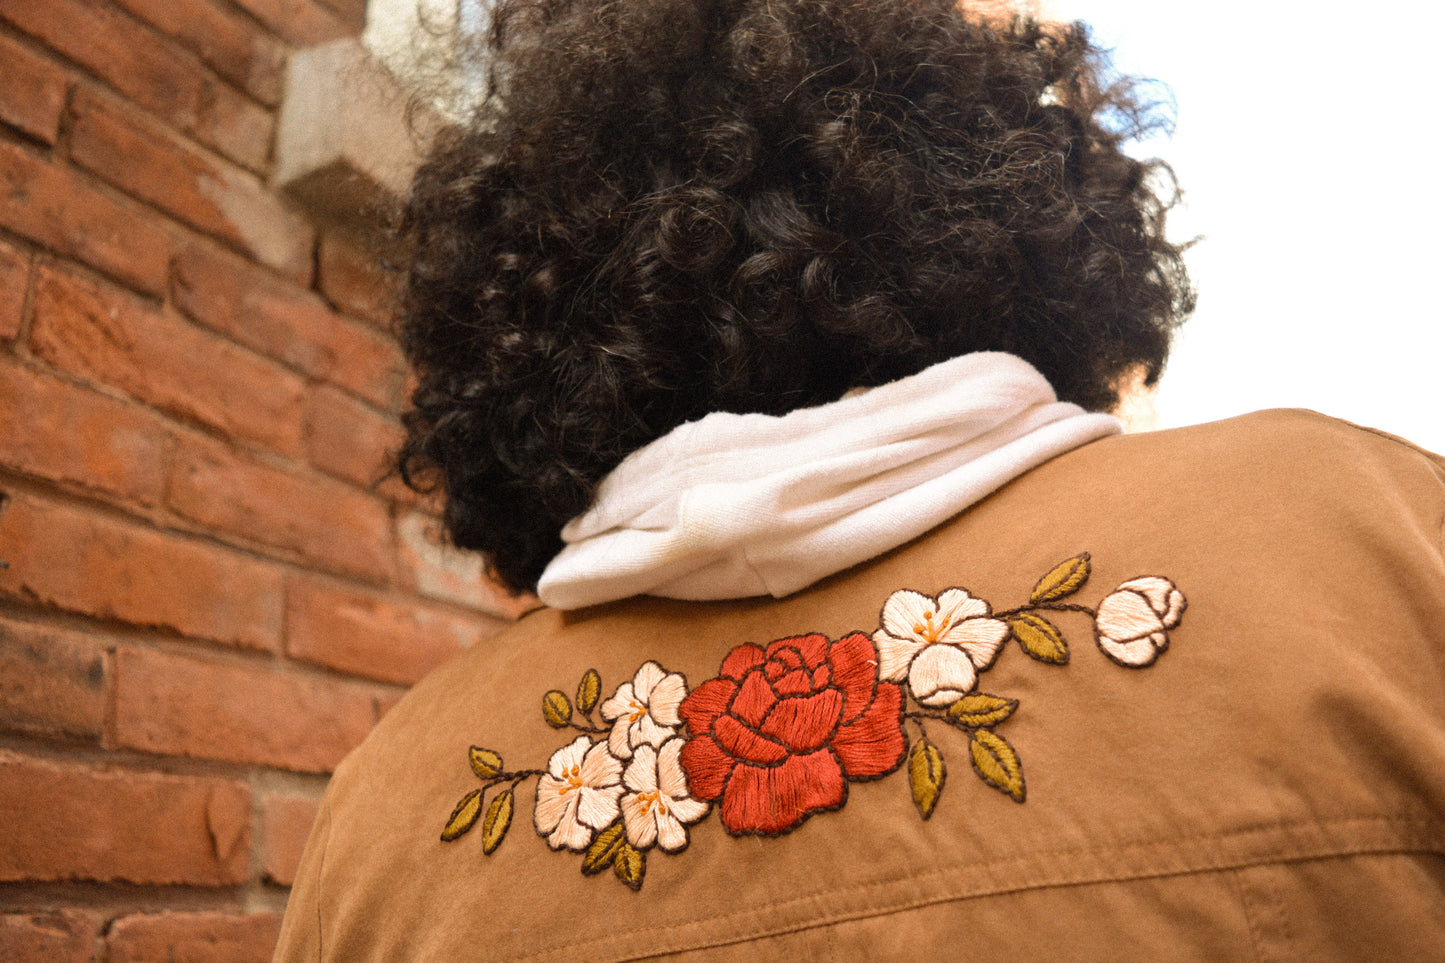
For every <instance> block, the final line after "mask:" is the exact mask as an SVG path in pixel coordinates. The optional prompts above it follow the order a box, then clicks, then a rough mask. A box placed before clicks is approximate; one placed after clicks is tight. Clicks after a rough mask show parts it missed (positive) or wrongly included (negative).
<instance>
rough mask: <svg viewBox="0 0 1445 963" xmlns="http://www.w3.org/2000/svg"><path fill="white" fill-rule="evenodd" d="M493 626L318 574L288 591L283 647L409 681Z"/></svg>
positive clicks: (333, 664)
mask: <svg viewBox="0 0 1445 963" xmlns="http://www.w3.org/2000/svg"><path fill="white" fill-rule="evenodd" d="M497 627H499V626H498V625H497V624H496V623H493V622H491V621H490V620H483V619H475V618H473V619H462V618H458V617H456V616H451V615H444V614H442V613H440V612H436V611H432V610H429V609H427V608H424V607H422V606H420V605H416V604H411V603H406V602H399V601H396V600H393V599H389V598H384V597H382V596H377V595H364V594H362V593H359V592H352V591H348V590H346V589H341V588H336V587H333V586H330V585H327V584H324V583H322V582H320V581H318V580H315V579H306V578H296V579H292V581H291V583H290V585H289V587H288V590H287V593H286V654H287V655H290V656H291V657H292V658H294V659H301V660H303V661H306V662H314V663H316V664H318V665H324V666H327V667H328V668H332V669H336V670H338V671H340V672H348V673H351V674H352V675H361V676H366V677H367V678H370V679H376V680H379V681H382V682H396V683H400V684H403V685H410V684H411V683H414V682H416V681H417V680H418V679H420V678H421V677H422V676H424V675H426V674H427V673H428V672H430V671H431V670H432V669H434V668H436V667H437V666H439V665H441V664H442V663H443V662H445V661H447V659H449V658H451V657H452V656H454V655H456V654H457V653H458V652H460V651H461V650H462V649H464V648H466V647H467V646H469V645H471V644H472V643H473V642H474V641H475V640H476V639H477V638H478V636H480V635H482V634H490V632H491V631H495V629H496V628H497Z"/></svg>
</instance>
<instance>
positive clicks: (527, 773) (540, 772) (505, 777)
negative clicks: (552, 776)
mask: <svg viewBox="0 0 1445 963" xmlns="http://www.w3.org/2000/svg"><path fill="white" fill-rule="evenodd" d="M546 774H547V770H545V769H519V770H517V771H516V772H499V773H497V774H496V775H495V776H493V777H492V778H491V780H489V781H488V782H487V784H486V785H485V786H483V787H482V791H483V792H487V791H488V790H490V789H491V788H492V787H493V786H500V785H501V784H502V783H504V782H510V783H511V784H512V788H513V789H516V788H517V786H519V785H520V784H521V783H522V782H523V781H524V780H527V779H531V778H532V777H533V776H544V775H546Z"/></svg>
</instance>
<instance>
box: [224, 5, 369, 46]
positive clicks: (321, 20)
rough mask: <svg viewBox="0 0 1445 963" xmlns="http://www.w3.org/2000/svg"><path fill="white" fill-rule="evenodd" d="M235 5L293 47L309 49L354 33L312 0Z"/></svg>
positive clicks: (354, 31)
mask: <svg viewBox="0 0 1445 963" xmlns="http://www.w3.org/2000/svg"><path fill="white" fill-rule="evenodd" d="M235 3H236V5H237V6H239V7H241V8H243V9H244V10H246V11H247V12H248V13H250V14H251V15H252V16H253V17H255V18H256V19H257V20H259V21H261V22H262V23H264V24H265V25H266V26H267V27H269V28H270V29H271V30H273V31H274V32H275V33H276V34H277V36H279V37H281V38H282V39H283V40H288V41H290V42H291V43H293V44H298V45H305V46H310V45H311V44H317V43H324V42H326V41H327V40H335V39H337V38H338V37H348V36H353V35H354V34H356V33H357V31H356V30H355V29H352V28H351V27H348V26H347V25H346V24H345V23H343V22H342V21H341V20H340V19H338V18H337V17H336V15H335V14H333V13H331V12H330V11H329V10H326V9H325V8H324V7H321V6H318V5H317V4H316V3H314V2H313V0H235Z"/></svg>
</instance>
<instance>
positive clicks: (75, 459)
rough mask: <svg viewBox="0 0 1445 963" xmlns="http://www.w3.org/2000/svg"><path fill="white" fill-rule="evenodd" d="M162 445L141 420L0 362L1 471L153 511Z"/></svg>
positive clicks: (163, 434) (125, 408)
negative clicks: (13, 471)
mask: <svg viewBox="0 0 1445 963" xmlns="http://www.w3.org/2000/svg"><path fill="white" fill-rule="evenodd" d="M168 437H169V433H168V432H167V431H166V430H165V428H164V426H163V424H162V422H161V420H160V419H159V418H157V417H156V416H155V415H152V414H150V413H149V412H146V411H144V410H141V409H138V408H136V407H135V406H133V405H128V404H126V403H124V402H121V401H116V400H115V399H113V398H108V397H106V396H105V395H100V394H96V393H95V392H93V391H87V390H85V389H83V388H76V387H73V386H71V385H68V384H65V383H64V382H61V381H57V380H55V379H54V378H50V377H47V376H45V375H42V374H38V373H36V372H34V371H31V370H29V369H27V368H24V367H22V366H21V365H19V364H16V363H15V362H13V361H9V360H5V359H3V358H0V463H3V464H4V465H5V466H6V467H7V468H13V469H17V470H19V471H22V472H25V473H27V474H31V475H40V476H42V477H44V478H49V479H53V480H55V481H61V482H69V483H71V484H74V485H80V486H82V487H85V488H89V489H93V490H95V491H101V492H106V493H107V494H111V495H116V496H118V497H120V498H124V499H127V500H128V501H132V502H137V503H139V504H141V505H153V504H155V503H156V502H158V501H160V497H161V486H162V484H163V482H164V480H165V476H164V472H165V453H166V447H167V440H168Z"/></svg>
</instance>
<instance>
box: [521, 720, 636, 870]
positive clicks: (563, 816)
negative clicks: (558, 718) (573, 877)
mask: <svg viewBox="0 0 1445 963" xmlns="http://www.w3.org/2000/svg"><path fill="white" fill-rule="evenodd" d="M621 783H622V763H621V762H620V761H619V760H618V759H616V758H615V757H614V756H613V755H612V753H610V752H608V751H607V743H605V742H597V743H594V742H593V741H592V740H591V739H588V738H587V737H586V736H578V737H577V738H576V740H574V741H573V742H572V744H571V745H567V746H563V747H562V748H561V749H558V750H557V751H556V752H554V753H552V758H551V759H550V760H548V761H547V772H546V773H545V774H544V775H542V776H541V777H540V778H539V779H538V780H537V808H536V810H535V811H534V813H533V816H532V819H533V822H534V823H535V824H536V826H537V832H538V833H541V834H542V835H544V836H546V837H547V844H548V845H549V846H551V847H552V848H553V849H575V850H583V849H586V848H587V846H588V845H589V844H590V843H591V842H592V837H593V835H594V834H595V833H596V832H597V830H599V829H603V828H605V827H607V826H608V825H610V824H611V823H612V821H613V820H615V819H616V818H617V800H618V797H620V796H621V795H622V784H621Z"/></svg>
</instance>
